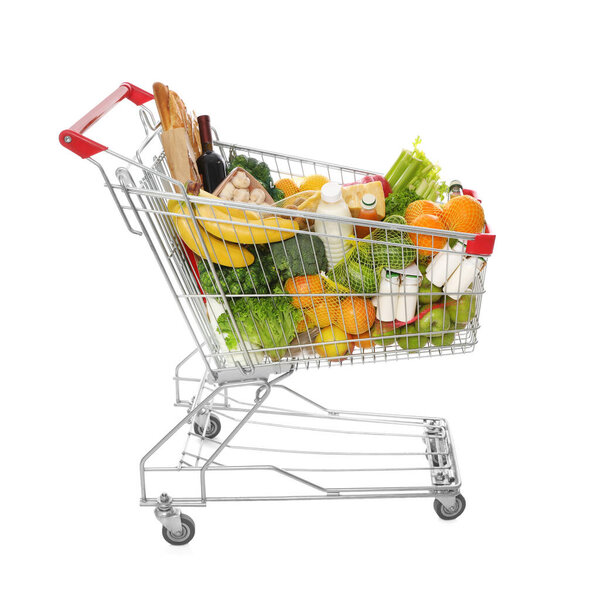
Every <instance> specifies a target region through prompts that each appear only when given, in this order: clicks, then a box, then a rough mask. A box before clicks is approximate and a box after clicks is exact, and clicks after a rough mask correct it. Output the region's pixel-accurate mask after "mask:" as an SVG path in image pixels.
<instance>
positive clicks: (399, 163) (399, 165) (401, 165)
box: [385, 149, 412, 188]
mask: <svg viewBox="0 0 600 597" xmlns="http://www.w3.org/2000/svg"><path fill="white" fill-rule="evenodd" d="M411 161H412V156H411V155H410V153H409V152H408V151H406V149H403V150H402V153H401V154H400V156H399V157H398V159H397V160H396V163H395V164H394V166H392V169H391V170H390V172H388V174H387V176H386V177H385V178H386V179H387V181H388V182H389V183H390V186H391V187H392V188H394V185H395V184H396V182H397V181H398V179H399V178H400V176H401V175H402V173H403V172H404V170H406V168H407V166H408V165H409V164H410V163H411Z"/></svg>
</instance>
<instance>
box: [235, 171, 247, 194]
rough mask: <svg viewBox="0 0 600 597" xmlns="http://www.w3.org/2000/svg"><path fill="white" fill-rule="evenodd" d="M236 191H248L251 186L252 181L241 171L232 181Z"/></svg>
mask: <svg viewBox="0 0 600 597" xmlns="http://www.w3.org/2000/svg"><path fill="white" fill-rule="evenodd" d="M231 182H232V183H233V186H234V187H235V188H236V189H247V188H248V187H249V186H250V179H249V178H248V176H246V175H245V174H244V173H243V172H242V171H241V170H238V172H237V174H236V175H235V176H234V177H233V178H232V179H231Z"/></svg>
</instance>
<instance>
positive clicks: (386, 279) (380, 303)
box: [373, 269, 400, 321]
mask: <svg viewBox="0 0 600 597" xmlns="http://www.w3.org/2000/svg"><path fill="white" fill-rule="evenodd" d="M399 288H400V276H399V274H398V272H392V271H389V270H385V269H384V270H383V271H382V272H381V281H380V282H379V296H376V297H375V298H374V299H373V304H374V305H375V307H376V309H377V319H379V321H394V320H395V319H396V303H397V301H398V292H399Z"/></svg>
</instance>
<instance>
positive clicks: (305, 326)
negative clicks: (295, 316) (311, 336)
mask: <svg viewBox="0 0 600 597" xmlns="http://www.w3.org/2000/svg"><path fill="white" fill-rule="evenodd" d="M314 327H316V324H315V322H314V321H313V320H312V319H311V318H310V317H303V318H302V319H301V320H300V321H299V322H298V323H297V324H296V332H298V333H299V334H300V333H301V332H306V331H307V330H310V329H312V328H314Z"/></svg>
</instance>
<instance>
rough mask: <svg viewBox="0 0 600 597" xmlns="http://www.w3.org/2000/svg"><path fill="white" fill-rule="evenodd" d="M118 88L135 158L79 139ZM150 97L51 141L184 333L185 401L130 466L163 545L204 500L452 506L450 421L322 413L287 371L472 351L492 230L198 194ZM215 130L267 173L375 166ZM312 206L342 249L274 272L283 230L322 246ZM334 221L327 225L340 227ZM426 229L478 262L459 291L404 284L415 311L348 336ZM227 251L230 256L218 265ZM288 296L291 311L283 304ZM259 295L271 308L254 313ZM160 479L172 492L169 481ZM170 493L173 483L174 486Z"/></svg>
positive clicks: (456, 485) (330, 174)
mask: <svg viewBox="0 0 600 597" xmlns="http://www.w3.org/2000/svg"><path fill="white" fill-rule="evenodd" d="M125 98H127V99H129V100H131V101H132V102H133V103H134V104H136V105H138V106H139V116H140V118H141V123H142V127H143V135H144V136H143V138H142V140H141V142H140V144H139V146H138V149H137V151H136V152H135V155H134V156H132V157H127V156H125V155H121V154H119V153H117V152H115V151H113V150H111V149H109V148H108V147H107V146H105V145H102V144H100V143H96V142H94V141H92V140H91V139H89V138H87V137H86V136H84V133H85V131H86V129H88V128H89V127H90V126H91V125H92V124H94V123H95V122H96V121H97V120H98V119H100V118H101V117H102V116H103V115H104V114H105V113H106V112H108V111H109V110H110V109H111V108H112V107H113V106H114V105H115V104H117V103H118V102H120V101H121V100H123V99H125ZM151 99H152V95H151V94H149V93H147V92H145V91H143V90H141V89H140V88H138V87H136V86H134V85H131V84H129V83H124V84H123V85H121V86H120V87H119V88H118V89H117V90H116V91H115V92H114V93H112V94H111V95H109V96H108V97H107V98H106V99H105V100H104V101H103V102H101V103H100V104H99V105H98V106H96V107H95V108H94V109H93V110H92V111H90V112H89V113H88V114H87V115H86V116H85V117H83V118H82V119H81V120H79V121H78V122H77V123H76V124H75V125H73V126H72V127H71V128H70V129H68V130H65V131H63V132H62V133H61V134H60V143H61V144H62V145H63V146H64V147H66V148H67V149H70V150H71V151H73V152H74V153H76V154H77V155H79V156H80V157H82V158H87V160H88V161H89V162H91V163H92V164H94V165H95V166H96V167H97V168H98V169H99V171H100V173H101V175H102V178H103V180H104V183H105V186H106V187H107V188H108V190H109V192H110V194H111V196H112V198H113V200H114V202H115V204H116V206H117V209H118V210H119V212H120V214H121V217H122V218H123V221H124V223H125V225H126V227H127V229H128V230H129V231H130V232H132V233H133V234H136V235H140V236H143V237H144V238H145V239H146V240H147V242H148V245H149V247H150V250H151V251H152V254H153V255H154V257H155V259H156V262H157V264H158V266H159V268H160V270H161V272H162V274H163V276H164V278H165V280H166V281H167V284H168V285H169V288H170V290H171V293H172V294H173V298H174V299H175V302H176V304H177V306H178V308H179V310H180V312H181V314H182V315H183V317H184V320H185V323H186V324H187V327H188V329H189V331H190V334H191V336H192V339H193V342H194V348H193V350H192V352H190V353H189V354H188V355H187V356H186V357H185V358H184V359H183V360H182V361H181V362H180V363H179V364H178V365H177V367H176V369H175V389H176V395H175V404H176V405H177V406H180V407H183V408H184V409H185V411H186V412H185V416H184V417H183V418H182V419H181V420H180V421H179V423H177V425H175V426H174V427H173V428H172V429H171V430H170V431H169V432H168V433H167V434H166V435H165V436H164V437H163V438H162V439H161V440H160V441H159V442H158V443H157V444H156V445H155V446H154V447H153V448H152V449H151V450H150V451H149V452H148V453H147V454H145V455H144V457H143V458H142V460H141V463H140V478H141V505H143V506H152V507H154V509H155V514H156V517H157V518H158V520H159V521H160V522H161V524H162V527H163V536H164V538H165V539H166V540H167V541H168V542H169V543H172V544H174V545H183V544H186V543H188V542H189V541H190V540H191V539H192V537H193V535H194V522H193V520H192V519H191V518H190V517H189V516H187V515H186V514H182V513H181V510H180V508H182V507H187V506H206V505H207V504H208V503H209V502H216V501H243V500H247V501H258V500H316V499H327V500H337V499H351V498H353V499H357V498H369V499H371V498H406V497H430V498H434V508H435V511H436V513H437V514H438V515H439V516H440V518H442V519H446V520H449V519H454V518H457V517H458V516H460V515H461V514H462V512H463V511H464V508H465V500H464V498H463V497H462V495H461V494H460V488H461V479H460V475H459V471H458V466H457V463H456V457H455V452H454V444H453V442H452V438H451V435H450V431H449V429H448V425H447V423H446V421H445V420H444V419H442V418H439V417H433V416H431V417H417V416H400V415H395V414H389V413H371V412H355V411H345V410H339V409H337V408H336V409H331V408H328V407H327V406H324V405H323V404H322V403H321V401H320V400H313V399H311V398H309V397H307V396H305V395H303V394H301V393H299V392H297V391H295V390H293V389H292V388H290V387H289V386H288V385H286V380H287V378H289V377H290V375H291V374H292V373H293V372H294V371H295V370H297V369H298V368H301V367H305V368H307V369H308V368H314V367H316V368H319V367H342V366H349V365H354V364H359V363H360V364H367V363H376V362H379V361H386V362H387V361H399V360H402V359H407V360H411V359H414V358H424V357H431V356H441V355H450V354H464V353H469V352H471V351H472V350H473V349H474V347H475V344H476V339H477V331H478V329H479V314H480V309H481V300H482V296H483V293H484V281H485V273H486V267H485V265H486V258H487V257H488V256H489V255H490V254H491V253H492V249H493V243H494V236H493V235H492V234H489V233H487V232H486V233H485V234H463V233H456V232H449V231H441V230H435V231H434V230H430V229H425V228H415V227H411V226H407V225H404V224H397V223H388V222H369V223H368V226H370V227H371V234H370V235H369V236H367V237H366V238H363V239H357V238H356V237H355V236H354V234H348V233H347V231H348V227H347V226H344V225H347V224H355V223H356V220H355V219H354V220H353V219H351V218H338V219H332V218H331V217H330V218H328V217H327V216H319V215H317V214H316V213H314V211H310V212H309V211H299V210H298V209H292V208H289V207H285V206H284V207H281V206H279V207H273V206H272V205H267V204H262V205H255V204H245V205H244V210H240V209H239V207H240V206H239V204H237V203H233V202H231V201H225V200H217V199H214V198H211V197H206V196H194V195H192V194H190V193H189V192H186V191H187V190H186V188H185V186H184V185H183V184H182V183H181V182H179V181H177V180H175V179H173V178H171V176H170V175H169V171H168V167H167V165H166V160H165V155H164V153H163V150H162V146H161V143H160V134H161V127H160V123H157V121H156V119H155V117H154V115H153V113H152V111H151V110H149V109H148V108H147V107H146V106H144V104H145V103H146V102H148V101H149V100H151ZM213 131H214V129H213ZM214 134H215V138H216V141H215V146H216V148H217V149H218V150H219V151H220V152H221V155H222V157H223V158H224V159H225V160H226V161H227V160H229V159H230V158H231V156H232V155H246V156H250V157H255V158H256V159H258V160H259V161H264V162H266V163H267V164H268V166H269V167H270V169H271V172H272V173H273V177H274V178H276V177H279V178H282V177H306V176H307V175H309V174H315V173H320V174H324V175H325V176H327V178H329V179H330V180H332V181H337V182H339V183H349V182H355V181H357V180H359V179H360V178H361V177H363V176H364V175H367V174H372V173H371V172H369V171H367V170H360V169H356V168H349V167H346V166H340V165H337V164H332V163H327V162H322V161H317V160H309V159H304V158H298V157H294V156H290V155H283V154H279V153H274V152H269V151H263V150H258V149H253V148H250V147H244V146H241V145H234V144H231V143H226V142H224V141H220V140H219V139H218V136H217V135H216V131H214ZM98 154H102V156H103V157H104V159H103V164H102V165H101V163H100V162H99V161H97V159H95V157H93V156H97V155H98ZM111 160H112V161H113V163H114V165H116V168H115V174H114V177H112V178H111V176H110V174H109V168H110V167H112V166H108V165H107V163H108V162H109V161H111ZM240 212H241V215H240ZM192 214H193V215H192ZM319 219H321V220H323V221H327V222H328V223H329V228H327V230H328V232H326V233H325V237H327V236H328V235H332V236H335V237H336V238H337V239H340V238H341V239H343V242H344V243H345V250H346V252H345V255H344V258H343V260H342V262H341V263H340V264H338V265H336V266H335V268H332V269H331V270H330V271H328V272H327V275H325V276H323V275H322V274H319V273H315V271H314V269H311V270H310V271H309V263H308V262H310V263H311V264H312V265H310V267H312V268H314V263H313V260H312V257H313V255H310V251H309V252H308V253H304V258H302V257H300V263H301V266H300V267H301V270H303V271H300V275H299V277H296V276H298V272H297V271H296V272H295V274H296V276H289V277H288V278H287V279H283V275H282V274H281V271H280V270H279V269H278V268H276V267H275V268H274V267H273V263H274V258H273V252H274V251H275V250H279V251H280V253H281V251H282V250H283V254H284V255H286V256H288V255H287V252H289V251H290V250H291V249H290V245H289V243H288V242H287V239H288V238H292V239H296V240H292V243H297V245H298V246H300V243H301V242H302V243H303V245H304V246H309V247H310V250H311V251H312V252H314V253H315V254H316V252H317V249H318V245H319V243H320V242H322V240H319V235H317V233H316V232H315V222H316V221H318V220H319ZM332 222H333V223H334V224H336V225H337V226H338V230H337V231H335V232H334V233H332V232H331V225H332ZM290 230H292V232H291V234H290ZM207 232H211V233H213V234H207ZM232 235H233V238H232ZM434 235H435V237H440V236H441V237H444V238H445V239H446V240H447V244H445V245H444V247H443V248H441V249H439V250H438V254H442V255H443V254H445V253H447V254H448V255H450V254H453V258H456V254H457V253H458V255H459V261H460V265H459V266H458V269H457V270H456V271H455V274H454V275H456V272H458V275H459V277H460V276H461V268H465V276H467V273H466V265H465V264H466V263H467V262H468V259H471V261H470V263H471V264H472V260H473V259H477V260H478V261H477V267H476V268H475V270H473V271H470V273H469V274H468V275H469V276H471V278H469V280H468V282H469V286H468V288H465V287H464V286H465V285H464V284H463V285H462V287H461V289H460V292H459V293H457V294H456V293H455V294H454V295H452V294H450V293H442V294H441V295H440V296H441V299H440V296H435V295H434V293H433V292H432V293H431V294H430V296H429V297H426V298H425V301H423V300H422V298H423V297H422V296H421V297H419V295H418V294H417V293H418V290H415V291H414V292H413V293H412V294H411V292H407V291H406V290H405V294H404V295H403V297H404V298H403V299H401V300H404V301H405V302H406V301H413V302H414V301H415V300H416V299H419V298H420V300H419V301H417V302H419V303H420V304H419V306H418V309H420V312H419V314H418V315H417V316H416V317H415V318H413V321H412V322H408V324H407V322H400V323H399V322H396V321H393V322H388V323H387V324H386V325H384V324H383V323H381V322H380V321H378V320H376V323H375V325H373V326H372V327H368V329H367V331H366V332H365V331H363V332H362V333H359V332H361V330H362V329H364V327H365V319H366V320H367V324H368V326H371V324H372V322H373V320H372V317H373V309H374V308H375V306H377V308H378V309H379V308H383V307H382V305H383V302H384V301H386V300H392V299H393V300H398V296H397V295H396V294H395V295H394V296H392V293H391V291H390V292H389V293H388V292H387V291H385V292H384V291H383V285H382V284H379V280H380V279H381V276H384V275H385V272H386V271H393V270H394V269H396V270H398V268H399V267H400V266H403V267H406V266H407V264H408V262H410V261H412V262H413V263H414V262H415V258H416V257H417V251H420V250H421V249H422V250H423V251H424V252H425V254H426V253H427V251H426V250H427V248H428V247H429V248H431V246H432V242H433V241H434ZM182 238H186V239H187V242H183V241H182ZM320 238H321V239H322V238H323V234H321V235H320ZM190 239H191V240H190ZM301 239H302V240H301ZM254 240H255V241H256V242H253V241H254ZM259 240H260V242H259ZM283 241H286V242H283ZM211 245H212V246H211ZM276 246H277V247H279V248H278V249H276ZM286 247H287V248H286ZM293 248H294V247H292V249H293ZM217 253H218V255H217ZM211 255H212V256H213V257H214V258H202V256H204V257H207V256H209V257H210V256H211ZM248 255H251V257H248ZM382 255H383V259H382ZM289 257H290V259H292V257H293V256H289ZM296 257H297V256H296ZM314 257H315V258H316V255H314ZM228 260H231V263H229V265H230V266H231V265H232V264H235V265H236V267H235V269H234V268H232V267H229V266H228V265H224V263H228ZM240 260H241V262H240ZM305 262H306V263H305ZM317 262H318V260H317ZM296 267H298V266H297V264H296ZM471 269H473V268H471ZM400 270H401V273H402V271H403V270H402V267H400ZM357 271H358V272H359V275H358V276H357V275H356V272H357ZM232 272H235V275H233V276H232ZM241 277H244V279H245V281H246V286H245V287H244V284H242V281H241V280H240V278H241ZM303 279H304V281H307V280H310V281H311V283H310V284H309V285H308V288H306V287H301V282H302V281H303ZM248 280H250V286H251V287H250V288H248V285H247V282H248ZM373 281H374V283H375V288H374V287H373ZM236 282H239V283H236ZM296 282H298V283H296ZM378 285H379V290H380V291H379V292H378V289H377V286H378ZM282 289H285V290H286V291H287V292H284V291H283V290H282ZM411 297H412V298H411ZM415 297H416V299H415ZM462 297H467V299H466V303H465V299H464V298H463V302H462V303H461V302H460V301H461V298H462ZM257 301H261V302H260V303H259V302H257ZM282 301H283V302H282ZM453 301H454V302H453ZM423 303H424V304H423ZM427 303H429V304H427ZM434 303H435V304H434ZM290 304H292V305H294V306H295V307H298V308H294V309H290V308H288V307H289V305H290ZM256 305H260V306H261V308H262V307H265V305H267V309H266V311H263V312H262V314H258V313H256V314H255V317H254V318H253V316H252V308H253V306H254V307H256ZM282 305H283V311H282V314H281V315H280V317H279V319H276V318H275V319H273V322H272V323H270V324H269V323H268V319H269V317H270V316H271V313H275V312H278V309H279V308H280V306H282ZM286 305H287V306H286ZM436 309H437V310H438V314H437V315H436V316H435V317H433V316H432V315H431V314H432V313H434V312H435V311H436ZM459 309H460V310H461V314H460V315H459ZM242 310H245V316H246V319H245V320H244V321H242V320H241V316H240V311H242ZM453 310H454V313H455V314H454V316H451V315H452V312H453ZM421 312H422V313H424V315H421ZM264 313H268V314H267V315H265V314H264ZM428 313H429V320H428V322H427V324H425V323H424V322H423V320H424V319H425V316H426V315H427V314H428ZM440 314H441V315H440ZM248 315H249V317H248ZM359 320H360V321H359ZM340 321H341V323H340ZM315 322H316V324H317V325H315ZM326 324H327V325H326ZM329 324H335V325H336V327H337V328H338V330H340V329H341V330H342V331H343V332H344V335H343V336H342V337H340V336H336V335H334V336H327V334H326V333H325V331H323V330H324V329H326V328H328V327H329ZM436 325H438V326H440V325H441V327H436ZM225 329H227V331H228V335H226V334H225V333H224V330H225ZM290 330H291V331H290ZM352 332H354V333H352ZM198 371H201V372H202V373H201V374H199V373H198ZM188 391H189V392H190V393H191V395H192V397H191V398H190V399H187V398H186V396H188V395H190V394H187V392H188ZM167 484H169V488H170V489H169V493H167V492H165V491H164V490H165V489H166V485H167ZM174 493H177V495H178V496H179V497H172V495H173V494H174Z"/></svg>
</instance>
